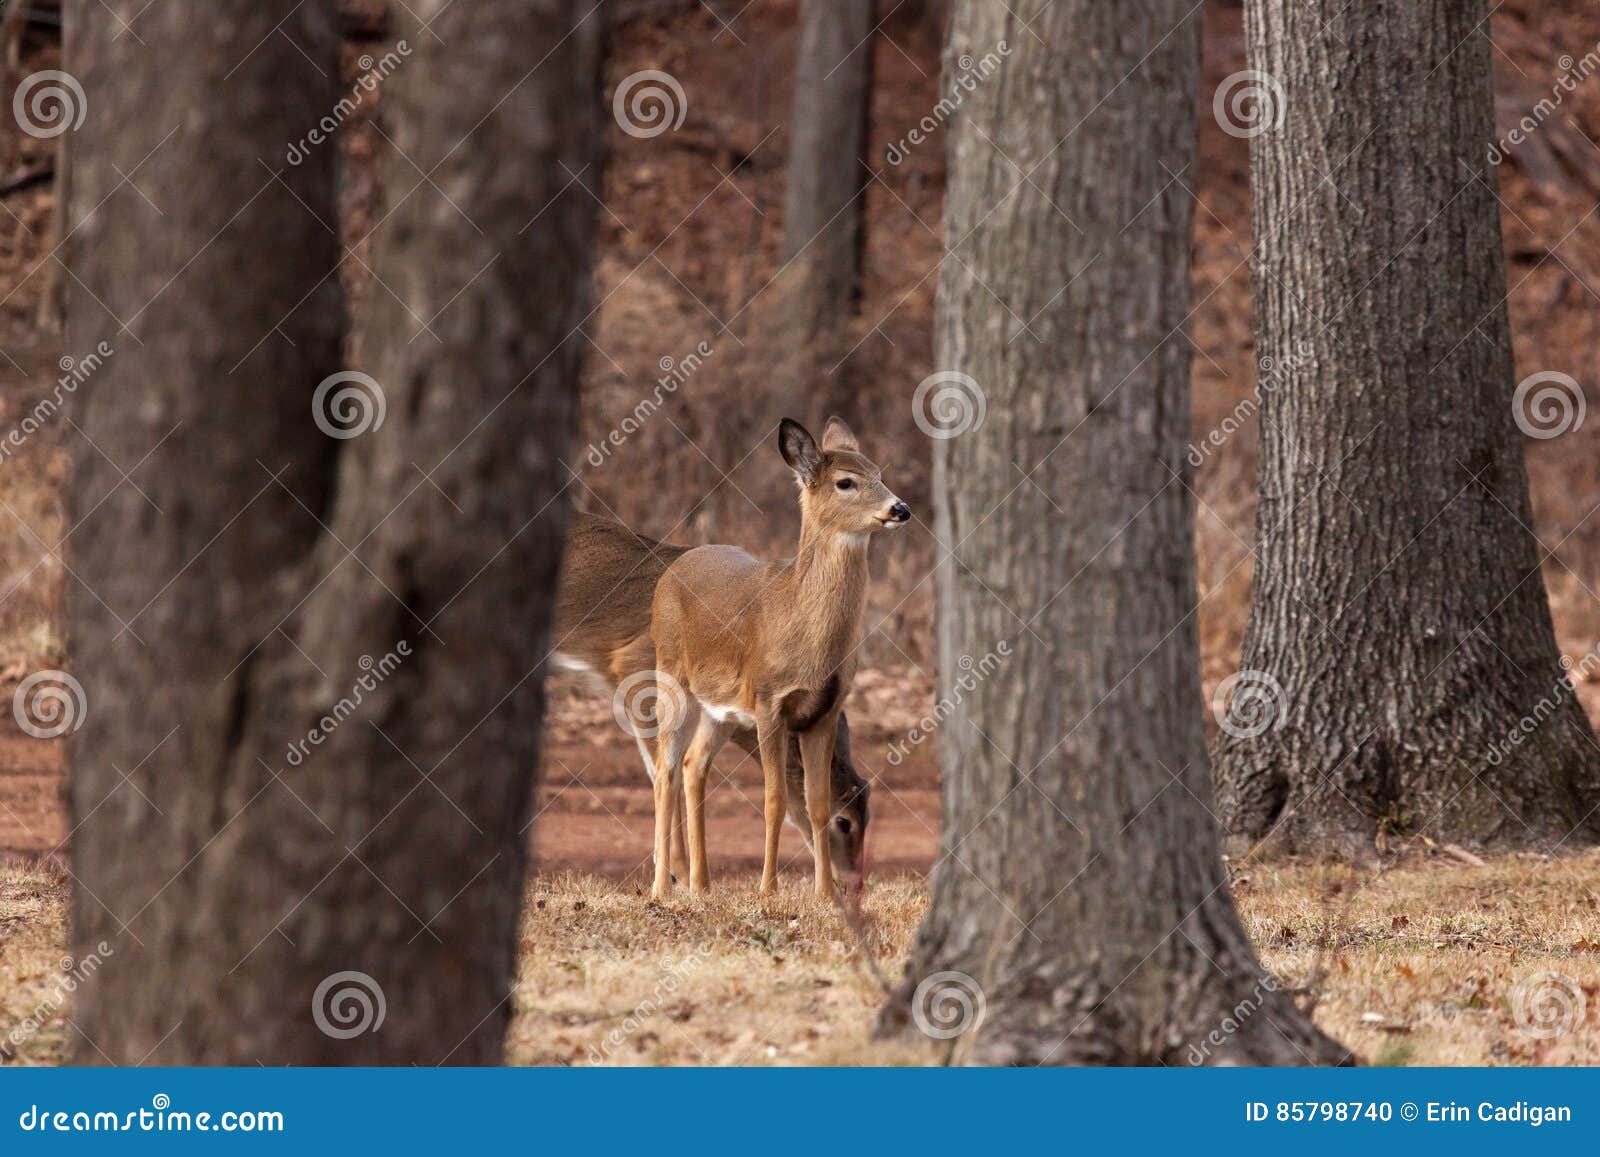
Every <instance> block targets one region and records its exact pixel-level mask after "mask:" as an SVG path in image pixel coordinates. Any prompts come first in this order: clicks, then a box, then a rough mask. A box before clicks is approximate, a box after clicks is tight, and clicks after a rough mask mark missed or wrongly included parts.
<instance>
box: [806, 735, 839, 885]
mask: <svg viewBox="0 0 1600 1157" xmlns="http://www.w3.org/2000/svg"><path fill="white" fill-rule="evenodd" d="M834 727H835V724H834V713H831V712H830V713H829V714H828V715H827V716H826V717H825V718H823V719H819V720H817V722H816V723H814V724H813V725H812V726H811V728H810V730H808V731H803V732H801V733H800V762H801V763H802V764H804V765H805V776H806V818H807V819H809V820H810V821H811V858H812V861H813V863H815V865H816V883H817V895H818V896H821V897H823V898H824V899H829V898H832V896H833V859H832V858H831V857H830V856H829V854H828V847H829V844H828V822H829V820H830V819H831V818H832V817H831V814H830V813H831V812H832V800H831V798H830V797H831V795H832V787H833V742H834V735H835V734H836V733H835V731H834Z"/></svg>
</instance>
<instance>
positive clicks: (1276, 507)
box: [1216, 0, 1600, 854]
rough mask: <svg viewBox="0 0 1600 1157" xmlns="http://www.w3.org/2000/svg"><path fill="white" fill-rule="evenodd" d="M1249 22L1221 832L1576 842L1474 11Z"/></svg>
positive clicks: (1570, 708) (1258, 7)
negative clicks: (1247, 195)
mask: <svg viewBox="0 0 1600 1157" xmlns="http://www.w3.org/2000/svg"><path fill="white" fill-rule="evenodd" d="M1247 16H1248V38H1249V51H1250V56H1251V63H1252V67H1253V68H1255V69H1257V70H1260V71H1262V72H1265V73H1267V74H1269V75H1270V76H1271V77H1273V78H1275V83H1276V84H1277V85H1278V86H1280V90H1281V103H1280V100H1279V96H1280V94H1275V93H1271V92H1267V93H1266V99H1267V100H1268V102H1269V104H1271V105H1272V106H1273V108H1274V111H1281V112H1282V114H1283V123H1282V125H1281V127H1277V128H1272V127H1270V124H1271V118H1270V117H1269V118H1267V119H1266V120H1265V121H1258V122H1255V124H1256V126H1257V127H1259V128H1265V130H1266V131H1264V132H1261V133H1260V135H1259V136H1257V137H1256V139H1255V140H1254V141H1253V148H1252V158H1251V159H1252V164H1251V184H1252V188H1253V190H1254V215H1255V228H1256V235H1257V243H1256V249H1255V262H1254V274H1253V280H1254V285H1255V294H1254V296H1255V318H1256V341H1257V349H1258V352H1259V354H1260V356H1261V363H1262V365H1263V366H1266V367H1268V368H1269V372H1268V373H1267V374H1264V376H1263V382H1262V384H1261V389H1260V397H1261V465H1260V478H1261V502H1260V508H1259V512H1258V516H1257V539H1258V546H1257V561H1256V568H1255V586H1254V591H1253V593H1252V598H1251V604H1250V622H1249V627H1248V630H1247V632H1246V635H1245V642H1244V653H1243V657H1242V660H1241V664H1240V666H1241V674H1240V679H1239V682H1238V684H1237V685H1236V686H1235V689H1234V693H1235V700H1234V705H1233V706H1230V707H1229V708H1228V709H1227V711H1226V713H1225V714H1224V715H1223V718H1222V722H1223V725H1224V731H1223V734H1222V736H1221V738H1220V740H1219V743H1218V747H1217V751H1216V759H1217V774H1218V787H1219V798H1220V802H1221V804H1222V809H1223V811H1222V815H1223V820H1224V823H1225V824H1226V825H1227V826H1228V827H1229V829H1230V830H1231V831H1233V832H1235V833H1237V834H1238V835H1239V836H1241V837H1244V838H1247V839H1250V840H1259V839H1263V838H1267V837H1269V836H1270V837H1271V838H1272V839H1273V840H1274V841H1276V842H1281V843H1283V844H1285V845H1288V846H1291V847H1294V846H1299V847H1306V848H1322V849H1333V850H1337V851H1346V852H1351V853H1358V854H1359V853H1363V852H1364V853H1368V854H1370V851H1371V848H1372V845H1373V837H1374V835H1375V833H1377V832H1378V831H1379V830H1380V829H1395V828H1398V829H1400V830H1406V831H1414V832H1421V833H1426V834H1428V835H1430V836H1432V837H1433V838H1435V839H1440V840H1444V839H1448V840H1453V841H1459V842H1461V843H1464V844H1472V845H1482V846H1491V847H1502V846H1517V845H1531V846H1535V847H1543V846H1548V845H1549V844H1550V843H1551V842H1554V841H1560V840H1562V839H1564V838H1566V837H1567V836H1569V835H1571V834H1573V833H1574V830H1575V828H1577V827H1578V825H1579V824H1580V823H1584V824H1586V827H1585V830H1584V832H1583V833H1582V834H1583V837H1584V838H1590V837H1592V835H1593V834H1594V831H1595V828H1594V825H1593V821H1594V818H1595V817H1596V816H1597V815H1600V813H1596V812H1595V811H1594V809H1595V806H1596V804H1600V779H1597V775H1596V773H1597V769H1600V752H1597V750H1596V748H1595V745H1594V742H1593V740H1592V738H1591V737H1590V733H1589V725H1588V723H1587V721H1586V720H1585V718H1584V715H1583V712H1582V710H1581V709H1580V707H1579V705H1578V703H1577V700H1576V698H1575V697H1574V695H1573V694H1572V693H1571V690H1570V688H1569V686H1568V683H1567V679H1566V676H1565V673H1564V671H1563V669H1562V667H1561V665H1560V664H1559V662H1558V655H1557V651H1556V646H1555V640H1554V637H1553V634H1552V631H1551V624H1550V614H1549V609H1548V606H1547V603H1546V598H1545V589H1544V584H1543V582H1542V581H1541V576H1540V566H1539V561H1540V560H1539V557H1538V554H1537V553H1536V550H1535V542H1534V537H1533V533H1532V531H1531V530H1530V529H1529V524H1530V522H1531V518H1530V514H1529V506H1528V486H1527V478H1526V475H1525V473H1524V469H1523V464H1522V446H1521V441H1520V438H1519V435H1518V429H1517V421H1516V418H1515V416H1514V413H1513V396H1512V395H1513V391H1512V376H1513V374H1512V362H1511V340H1510V334H1509V330H1508V322H1507V317H1506V307H1505V293H1506V281H1505V269H1504V264H1503V256H1502V250H1501V240H1500V209H1499V204H1498V202H1497V201H1496V192H1495V190H1496V178H1495V170H1494V168H1493V166H1491V165H1486V164H1485V160H1484V158H1485V153H1486V150H1487V149H1488V147H1489V144H1490V142H1491V140H1492V139H1493V131H1494V116H1493V105H1492V100H1491V92H1490V75H1489V53H1490V45H1489V41H1488V37H1487V35H1486V34H1483V33H1482V32H1481V30H1480V26H1481V24H1482V22H1483V21H1484V20H1485V19H1487V16H1488V13H1487V9H1486V7H1485V5H1484V4H1483V3H1469V4H1385V5H1361V4H1357V5H1347V4H1345V3H1343V0H1315V2H1308V0H1251V3H1250V4H1249V5H1248V6H1247ZM1395 93H1405V94H1406V97H1405V99H1404V100H1402V101H1398V102H1397V101H1395V100H1394V99H1393V94H1395ZM1224 115H1226V114H1224ZM1250 131H1255V130H1254V129H1252V130H1250ZM1540 368H1545V367H1540ZM1242 689H1248V690H1246V691H1245V696H1246V697H1245V698H1244V699H1240V698H1239V697H1238V696H1239V694H1240V691H1241V690H1242ZM1525 719H1531V720H1534V721H1535V722H1536V723H1537V726H1534V727H1532V728H1531V729H1525V728H1524V726H1523V723H1524V720H1525ZM1585 817H1589V818H1588V820H1587V821H1586V820H1585Z"/></svg>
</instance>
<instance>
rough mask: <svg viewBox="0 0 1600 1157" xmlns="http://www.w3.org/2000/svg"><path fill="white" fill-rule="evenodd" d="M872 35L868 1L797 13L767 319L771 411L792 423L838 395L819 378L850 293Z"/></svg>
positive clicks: (857, 264)
mask: <svg viewBox="0 0 1600 1157" xmlns="http://www.w3.org/2000/svg"><path fill="white" fill-rule="evenodd" d="M872 28H873V4H872V0H802V3H801V5H800V42H799V49H798V51H797V52H796V56H795V74H794V75H795V81H794V103H793V107H792V108H791V110H790V115H789V166H788V173H787V184H786V187H785V190H784V235H783V260H784V262H785V264H786V269H785V271H784V274H783V277H782V278H781V283H780V286H779V295H778V297H779V300H780V302H781V305H780V306H779V307H778V310H777V317H778V320H779V322H780V323H781V324H782V325H783V326H784V327H785V331H786V337H787V339H788V340H787V341H786V342H785V343H783V345H782V347H781V349H780V351H779V355H778V360H779V362H780V365H779V367H778V374H779V379H780V381H781V382H782V383H784V386H785V387H786V388H785V389H784V390H783V393H784V394H785V397H784V398H783V401H782V404H781V405H780V407H779V408H780V409H782V410H783V411H784V412H785V413H789V414H791V415H792V416H794V417H796V418H799V419H801V420H807V421H815V420H817V419H819V418H820V417H821V416H822V414H821V408H822V407H823V406H825V405H827V404H828V403H830V402H832V401H835V400H837V399H838V398H839V397H840V396H841V389H840V388H839V387H838V386H836V385H835V386H831V387H824V385H823V383H822V382H821V381H820V380H819V379H820V378H821V377H825V376H826V374H827V372H828V370H829V369H830V368H831V367H832V366H833V365H834V364H835V363H836V362H837V361H838V360H839V357H840V356H841V355H842V354H843V352H844V348H845V347H844V344H843V341H842V339H843V336H844V327H845V326H846V325H847V323H848V321H849V319H850V316H851V314H852V313H853V312H854V310H855V305H856V300H857V297H858V293H859V289H860V280H861V268H862V253H863V248H864V246H865V242H866V232H865V228H864V217H865V214H864V212H863V202H864V197H865V194H864V192H863V189H864V188H865V185H866V183H867V170H866V168H865V167H864V166H863V165H862V155H863V151H864V149H865V147H866V139H867V123H868V117H869V112H870V107H871V100H872V47H873V46H872ZM819 391H820V395H821V396H820V397H819V396H818V394H819Z"/></svg>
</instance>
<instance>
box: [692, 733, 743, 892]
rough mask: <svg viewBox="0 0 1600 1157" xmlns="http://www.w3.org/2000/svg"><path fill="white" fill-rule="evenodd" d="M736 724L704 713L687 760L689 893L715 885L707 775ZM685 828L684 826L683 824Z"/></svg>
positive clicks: (702, 890) (701, 890)
mask: <svg viewBox="0 0 1600 1157" xmlns="http://www.w3.org/2000/svg"><path fill="white" fill-rule="evenodd" d="M733 728H734V724H732V723H724V722H719V721H718V720H717V719H715V718H713V717H712V714H711V712H709V711H702V712H701V715H700V723H699V725H698V726H696V727H695V730H694V738H693V739H692V740H690V741H689V752H688V754H687V755H685V756H684V760H683V798H684V804H685V807H684V811H686V812H687V813H688V843H687V847H688V858H689V890H690V891H691V892H696V893H699V892H704V891H705V890H706V888H707V886H708V885H709V884H710V882H711V868H710V865H709V864H708V863H707V860H706V773H707V772H708V771H709V770H710V769H711V761H712V760H713V759H715V758H716V756H717V752H718V751H720V750H721V749H722V745H723V744H724V743H726V742H727V740H728V736H729V735H730V734H731V733H732V732H733ZM680 826H681V825H680Z"/></svg>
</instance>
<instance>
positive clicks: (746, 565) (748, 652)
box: [650, 417, 911, 899]
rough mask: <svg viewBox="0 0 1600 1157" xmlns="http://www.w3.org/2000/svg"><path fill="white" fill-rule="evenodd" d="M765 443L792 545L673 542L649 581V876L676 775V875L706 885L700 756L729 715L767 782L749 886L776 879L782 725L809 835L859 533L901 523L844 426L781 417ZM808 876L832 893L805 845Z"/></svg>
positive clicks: (817, 824)
mask: <svg viewBox="0 0 1600 1157" xmlns="http://www.w3.org/2000/svg"><path fill="white" fill-rule="evenodd" d="M778 449H779V450H780V451H781V453H782V454H783V460H784V461H785V462H787V463H788V464H789V468H790V469H791V470H793V471H794V474H795V478H796V480H797V481H798V482H799V484H800V546H799V550H798V552H797V553H796V555H795V557H794V558H793V559H791V560H789V561H786V562H780V563H763V562H761V561H759V560H758V559H755V558H753V557H751V556H750V555H748V554H746V553H745V552H744V551H742V550H740V549H739V548H738V547H736V546H701V547H696V548H695V549H693V550H689V551H685V552H684V553H683V554H682V555H681V556H679V558H678V559H676V560H675V561H674V562H673V563H672V565H671V566H669V567H668V568H667V571H666V573H665V574H664V575H662V576H661V580H660V582H658V583H657V584H656V593H655V604H654V607H653V609H652V612H651V616H650V635H651V638H652V639H653V640H654V642H655V661H656V674H657V679H658V680H659V681H660V682H661V683H662V684H663V685H664V686H665V687H666V688H667V689H669V690H671V691H673V692H674V693H673V694H665V693H664V694H662V695H661V696H660V697H659V698H658V699H657V700H656V703H655V710H656V724H657V727H658V728H659V729H660V730H659V732H658V734H657V736H656V768H655V804H656V875H655V884H654V887H653V889H652V895H653V896H655V897H656V898H657V899H660V898H661V897H663V896H665V895H666V894H667V893H668V892H669V891H670V890H671V888H672V877H671V874H670V872H669V871H668V856H669V854H670V851H671V832H672V829H673V827H674V825H675V821H676V811H677V806H678V796H679V793H680V792H679V784H680V780H681V783H682V795H683V798H684V802H685V804H686V805H687V810H688V854H689V887H690V889H691V890H692V891H695V892H700V891H703V890H704V889H705V887H706V883H707V880H706V876H707V869H706V848H705V781H706V768H707V767H708V766H709V764H710V762H711V759H712V757H713V756H715V755H716V753H717V749H718V748H720V747H721V746H722V744H723V742H724V741H725V740H726V739H727V738H728V735H729V734H730V733H731V732H732V731H733V730H734V729H735V728H737V727H741V726H742V727H753V728H755V731H756V745H757V749H758V750H759V752H760V755H761V770H762V773H763V778H764V780H765V784H766V792H765V798H764V801H763V809H764V812H765V816H766V827H767V830H766V850H765V855H764V857H763V861H762V872H761V890H762V892H766V893H770V892H772V891H775V890H776V888H777V886H778V875H777V873H778V837H779V835H780V834H781V832H782V828H783V803H784V756H785V755H786V749H785V740H784V736H785V733H786V732H787V733H792V734H794V735H796V736H797V737H798V738H799V741H800V758H801V764H802V766H803V779H804V796H805V812H806V820H807V821H808V822H809V824H810V828H811V841H812V845H813V846H814V847H820V846H821V845H822V842H823V840H824V838H825V836H826V834H827V826H828V818H829V792H828V783H829V779H828V776H829V770H828V769H829V767H830V765H831V763H832V761H833V752H834V746H835V744H834V735H835V730H836V727H837V720H838V717H839V712H840V708H841V707H842V706H843V704H844V701H845V698H846V697H847V696H848V695H849V693H850V684H851V681H852V680H853V679H854V678H855V671H856V648H857V645H858V644H859V642H860V640H861V619H862V616H863V614H864V612H865V611H866V605H867V542H868V540H869V539H870V538H871V537H872V535H873V534H874V533H876V532H877V531H880V530H886V529H889V528H892V527H899V526H904V525H905V524H906V523H907V522H909V521H910V520H911V508H910V507H908V506H907V505H906V504H905V503H904V502H901V501H900V499H898V498H896V497H895V496H894V494H892V493H891V492H890V491H889V488H888V487H886V486H885V485H884V484H883V473H882V471H880V470H879V469H878V467H877V466H875V465H873V464H872V462H870V461H869V460H868V459H867V458H865V457H864V456H863V455H862V454H861V447H860V446H859V445H857V443H856V439H855V435H853V434H852V433H850V428H849V427H848V426H846V425H845V424H844V422H842V421H841V420H840V419H838V418H837V417H834V418H829V419H828V424H827V427H826V428H825V429H824V430H823V434H822V446H821V448H820V449H819V448H818V446H817V443H816V441H815V440H814V439H813V438H812V437H811V435H810V434H809V433H807V431H806V429H805V427H804V426H801V425H800V424H799V423H798V422H794V421H791V420H790V419H788V418H785V419H784V420H783V421H782V422H781V423H780V424H779V427H778ZM814 860H815V862H816V888H817V892H818V894H819V895H821V896H825V897H831V896H832V894H833V872H832V864H831V862H830V860H829V858H828V857H826V856H816V857H814Z"/></svg>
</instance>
